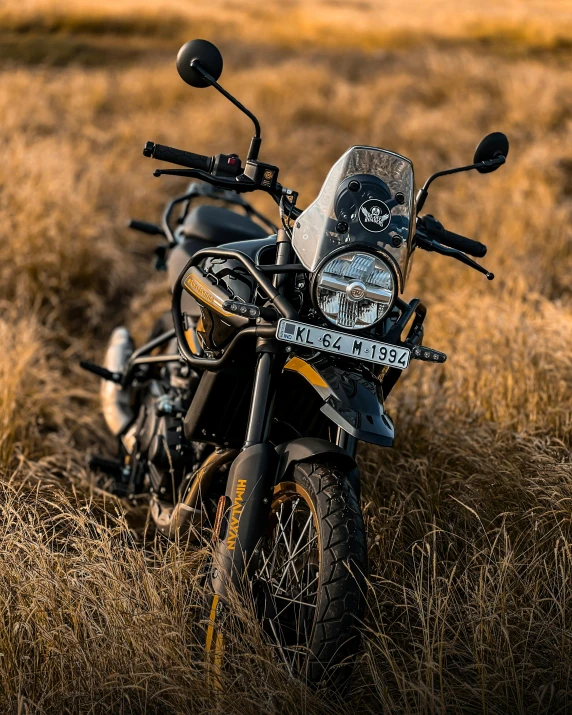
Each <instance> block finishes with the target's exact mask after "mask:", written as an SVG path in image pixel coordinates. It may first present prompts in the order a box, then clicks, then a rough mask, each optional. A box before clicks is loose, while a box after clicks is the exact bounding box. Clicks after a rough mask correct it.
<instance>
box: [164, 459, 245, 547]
mask: <svg viewBox="0 0 572 715" xmlns="http://www.w3.org/2000/svg"><path fill="white" fill-rule="evenodd" d="M237 455H238V450H236V449H223V450H220V451H216V452H213V453H212V454H211V455H209V456H208V457H207V458H206V459H205V461H204V462H203V464H202V465H201V466H200V467H199V468H198V469H197V470H196V471H195V473H194V474H193V476H192V477H191V480H190V487H189V489H188V490H187V493H186V494H185V497H184V498H183V499H182V501H180V502H178V503H177V504H175V506H173V505H172V504H168V503H166V502H162V501H160V500H159V499H157V498H156V497H155V498H154V499H153V501H152V502H151V517H152V519H153V521H154V522H155V526H156V527H157V530H158V531H160V532H161V533H162V534H163V535H164V536H167V537H168V538H170V539H173V538H175V537H176V536H177V535H179V536H181V535H183V534H184V533H186V532H188V531H189V529H191V528H194V529H196V530H198V529H200V526H201V521H202V518H203V512H202V509H201V508H200V507H199V508H197V506H198V505H199V503H200V500H201V497H202V496H204V495H205V494H206V493H207V492H208V489H209V487H210V484H211V482H212V480H213V477H214V476H215V474H216V473H217V471H218V470H219V469H220V468H221V467H222V466H223V465H224V464H227V463H228V462H232V460H233V459H235V457H236V456H237Z"/></svg>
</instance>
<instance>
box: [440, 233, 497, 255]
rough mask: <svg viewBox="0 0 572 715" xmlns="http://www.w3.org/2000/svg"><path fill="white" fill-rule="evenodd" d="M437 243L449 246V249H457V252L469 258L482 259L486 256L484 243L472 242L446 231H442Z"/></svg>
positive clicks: (469, 239) (470, 239)
mask: <svg viewBox="0 0 572 715" xmlns="http://www.w3.org/2000/svg"><path fill="white" fill-rule="evenodd" d="M439 242H440V243H442V244H443V245H444V246H449V248H457V249H458V250H459V251H463V253H468V254H469V256H474V257H475V258H483V256H486V254H487V247H486V246H485V244H484V243H480V242H479V241H473V239H472V238H465V236H460V235H459V234H458V233H453V232H452V231H447V229H443V232H442V233H441V234H440V235H439Z"/></svg>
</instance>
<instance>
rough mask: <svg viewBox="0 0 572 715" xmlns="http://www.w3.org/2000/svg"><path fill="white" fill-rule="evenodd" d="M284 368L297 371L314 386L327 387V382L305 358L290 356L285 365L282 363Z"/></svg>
mask: <svg viewBox="0 0 572 715" xmlns="http://www.w3.org/2000/svg"><path fill="white" fill-rule="evenodd" d="M284 369H285V370H293V371H294V372H299V373H300V375H302V377H305V378H306V380H308V382H309V383H310V384H311V385H314V387H328V383H327V382H325V380H324V379H323V377H322V376H321V375H320V373H319V372H318V371H317V370H316V369H315V368H313V367H312V366H311V365H310V364H309V363H307V362H306V361H305V360H302V358H299V357H293V358H290V360H288V362H287V363H286V365H284Z"/></svg>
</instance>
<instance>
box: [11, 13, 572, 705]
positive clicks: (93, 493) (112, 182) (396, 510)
mask: <svg viewBox="0 0 572 715" xmlns="http://www.w3.org/2000/svg"><path fill="white" fill-rule="evenodd" d="M570 13H571V10H570V7H569V6H568V4H567V3H565V2H558V1H556V0H552V2H550V3H546V2H543V3H540V2H527V3H516V2H515V3H513V2H508V0H505V1H503V2H502V3H496V4H495V6H494V8H491V9H488V10H487V11H486V12H484V11H479V10H477V9H474V8H472V9H470V8H468V6H464V5H462V6H459V4H458V3H452V2H450V0H443V2H440V3H438V4H437V3H431V4H427V3H425V4H422V3H419V2H415V3H413V4H412V6H411V7H409V8H406V7H402V4H401V3H400V4H397V3H394V2H393V0H392V1H391V2H387V3H384V4H383V5H380V4H379V3H373V2H363V3H362V2H355V3H351V4H348V3H344V4H341V3H334V2H333V1H330V2H326V0H323V1H322V0H321V1H320V2H318V0H315V1H313V2H311V3H290V4H289V5H288V7H287V8H285V7H284V8H279V7H277V6H274V5H271V4H268V5H267V6H265V7H264V8H263V9H262V10H261V8H259V7H256V8H253V7H248V6H245V5H244V4H243V3H238V2H230V0H227V1H226V2H223V0H216V1H215V0H213V2H212V3H209V5H208V6H205V5H199V4H196V3H193V4H190V3H189V4H181V3H174V2H172V1H171V0H161V1H160V2H153V3H151V2H145V0H126V1H125V2H122V3H107V2H102V3H97V4H95V3H89V2H87V0H69V1H68V2H65V3H64V2H58V3H55V2H48V0H30V1H28V2H23V3H19V4H18V5H14V4H13V3H6V4H4V5H0V39H1V43H0V59H1V60H2V64H1V65H0V117H1V122H2V123H1V126H2V131H1V132H0V147H1V156H2V161H1V162H0V300H1V301H2V303H1V305H2V313H1V316H0V340H1V345H2V351H1V353H0V426H1V430H0V470H1V476H2V481H1V484H2V486H1V488H0V513H1V515H2V519H1V521H0V524H1V526H0V550H1V558H0V592H1V594H2V597H1V598H0V602H1V603H2V619H1V624H0V653H1V655H0V683H1V685H0V711H2V712H22V713H38V712H40V713H62V712H70V713H75V712H94V713H98V712H114V713H115V712H118V713H120V712H125V713H127V712H147V713H149V712H179V713H183V712H205V711H219V712H297V711H303V712H312V713H322V712H350V711H352V712H380V711H384V712H388V713H416V714H418V713H419V714H420V713H461V712H462V713H472V712H474V713H481V712H486V713H490V714H492V713H503V714H506V713H566V712H569V711H570V709H571V708H572V705H571V703H570V695H569V693H570V692H571V686H570V669H571V665H572V659H571V655H572V654H571V638H570V636H571V633H570V623H571V622H572V621H571V618H572V611H571V606H570V605H569V604H570V583H571V582H570V577H571V574H570V569H571V563H570V557H571V548H572V546H571V545H572V533H571V531H572V529H571V515H572V511H571V509H572V507H571V504H572V501H571V499H572V470H571V466H570V454H571V449H572V429H571V427H572V425H571V419H570V414H571V406H572V405H571V399H570V384H571V381H572V357H571V355H572V302H571V291H570V287H569V286H570V282H569V275H570V272H571V269H572V249H571V240H572V236H571V229H570V218H571V208H572V202H571V197H572V149H571V148H570V142H569V138H570V135H571V129H572V99H571V97H572V92H571V89H572V79H571V77H570V72H569V59H570V54H569V50H568V48H569V44H570V38H571V37H572V32H571V31H570V21H571V18H570ZM479 28H481V29H479ZM483 28H484V29H483ZM197 34H198V35H206V36H209V37H210V38H211V39H213V40H215V41H219V40H220V44H221V48H222V50H223V54H224V56H225V71H224V74H223V79H224V82H225V85H226V86H227V87H228V88H229V89H230V90H231V91H234V92H236V93H237V95H238V96H239V97H240V99H241V100H242V101H244V102H245V103H246V104H247V105H248V106H250V107H251V108H253V109H254V110H255V111H256V113H257V114H258V115H259V117H260V119H261V121H262V124H263V133H264V148H263V153H262V158H263V159H267V160H269V161H271V162H275V163H277V164H279V165H280V166H281V167H282V179H283V181H284V183H286V184H287V185H289V186H294V187H297V188H299V189H300V191H301V200H300V202H301V204H302V205H303V204H306V203H308V202H309V201H310V200H311V199H312V198H313V196H314V195H315V192H316V191H317V189H318V188H319V186H320V184H321V182H322V181H323V178H324V176H325V174H326V172H327V170H328V168H329V166H330V165H331V164H332V163H333V161H334V160H335V159H337V158H338V157H339V156H340V155H341V153H342V152H343V151H345V150H346V149H347V147H348V146H350V145H352V144H355V143H371V144H373V145H378V146H383V147H386V148H389V149H393V150H396V151H398V152H401V153H403V154H405V155H406V156H409V157H410V158H411V159H412V160H413V161H414V162H415V166H416V171H417V176H418V183H419V181H420V180H422V179H423V178H424V177H425V176H426V175H427V174H428V173H429V172H430V171H431V170H435V169H439V168H443V167H446V166H449V165H452V164H459V163H461V162H464V161H465V160H466V159H469V158H470V157H471V154H472V150H473V148H474V145H475V144H476V142H477V140H478V139H479V138H480V137H481V136H482V135H483V134H485V133H486V132H488V131H492V130H498V129H500V130H503V131H505V132H507V134H508V135H509V137H510V139H511V152H510V156H509V162H508V164H507V166H506V167H504V168H503V169H501V170H500V171H499V172H498V173H496V174H494V175H491V176H480V175H466V176H460V177H456V178H452V177H451V178H447V179H443V180H442V181H441V183H440V184H437V185H435V187H434V190H433V192H432V196H431V198H430V201H429V203H428V204H427V210H428V211H431V212H433V213H434V214H435V215H436V216H438V217H439V218H440V219H441V220H442V221H443V222H444V223H445V225H447V226H449V227H450V228H451V229H452V230H455V231H457V232H459V233H464V234H466V235H469V236H473V237H475V238H478V239H479V240H482V241H485V242H486V243H488V244H489V247H490V250H489V254H488V255H487V257H486V259H484V260H483V263H484V264H485V265H487V267H489V268H490V269H491V270H493V271H494V272H495V273H496V275H497V278H496V280H495V281H494V282H493V283H488V282H487V281H486V280H485V279H484V277H483V276H480V275H477V274H476V273H473V272H471V271H470V270H469V269H467V268H465V267H464V266H462V265H461V264H458V263H453V262H452V261H448V260H447V259H445V258H442V257H439V256H436V255H428V254H422V255H417V256H416V259H415V264H414V267H413V275H412V280H411V283H410V285H409V286H408V289H407V295H406V297H408V298H411V297H413V296H420V297H422V298H423V300H424V301H425V302H426V304H427V305H428V308H429V317H428V320H427V330H426V343H427V344H429V345H431V346H434V347H436V348H438V349H441V350H444V351H446V352H447V353H448V354H449V359H448V361H447V363H446V364H445V365H444V366H432V365H423V364H421V365H418V364H416V365H414V366H413V367H412V368H411V369H410V370H409V371H408V374H407V375H406V377H405V379H404V380H403V383H402V384H401V385H400V386H399V387H398V388H397V389H396V391H395V394H394V395H392V396H391V399H390V400H389V403H388V407H389V410H390V412H391V413H392V415H393V416H394V418H395V421H396V427H397V434H398V440H397V444H396V447H395V449H394V450H385V451H383V450H378V449H374V448H364V449H362V450H361V453H360V459H361V465H362V468H363V473H364V509H365V513H366V517H367V521H368V534H369V539H370V558H371V565H372V576H371V581H370V585H369V594H368V603H369V610H368V615H367V620H366V623H365V625H364V631H365V645H364V650H363V653H362V655H361V659H360V664H359V667H358V669H357V671H356V678H355V684H354V687H353V690H352V691H351V693H350V694H349V696H348V697H347V699H346V700H344V701H343V702H341V701H339V700H336V699H335V698H334V696H333V695H331V694H324V693H322V694H318V695H317V696H314V695H312V694H310V693H308V692H307V691H306V690H305V689H304V687H303V686H302V685H300V684H294V683H292V682H290V681H288V679H287V678H286V676H285V675H284V674H283V673H282V672H281V671H280V669H279V668H278V667H277V666H276V665H275V664H273V663H272V661H271V659H269V657H268V656H269V653H268V650H267V648H265V646H264V644H263V643H262V642H261V640H260V634H259V633H258V631H257V629H256V625H255V624H254V623H252V621H250V620H249V618H248V612H247V611H243V612H242V616H241V623H242V629H243V632H244V635H241V636H240V637H241V638H242V641H243V646H242V656H241V657H240V658H237V659H236V661H235V663H234V668H235V669H234V670H233V672H231V673H229V674H228V681H226V682H225V689H224V695H223V696H222V699H221V700H218V701H213V700H212V698H211V696H210V695H209V693H208V692H207V691H206V690H205V685H204V679H203V673H202V666H201V663H200V655H199V653H198V651H197V642H198V637H199V624H198V616H197V604H198V603H199V600H200V598H199V597H200V592H201V585H200V569H198V566H199V562H200V559H201V558H202V557H201V554H196V553H194V552H193V551H192V550H191V549H189V548H188V546H187V545H186V544H172V545H167V544H165V543H163V542H159V541H154V540H152V539H150V538H149V537H148V538H147V539H145V538H144V534H145V514H144V511H143V510H142V509H132V508H130V507H127V506H126V505H125V504H122V503H120V502H118V501H117V500H114V499H112V498H108V497H105V496H104V495H102V494H101V493H100V491H99V490H98V489H97V485H93V484H91V483H90V482H89V480H88V478H87V474H86V469H85V464H86V454H87V453H88V452H89V451H90V450H91V451H92V450H99V449H101V448H108V447H110V446H111V445H110V443H109V441H108V439H107V437H106V435H105V430H104V429H103V425H102V422H101V419H100V417H99V416H98V405H97V384H96V381H95V380H92V379H91V378H89V377H86V376H85V375H81V374H80V373H79V371H78V369H77V367H76V366H77V361H78V359H79V357H80V355H81V356H85V357H97V355H98V354H100V353H101V350H102V349H103V345H104V342H105V337H106V335H107V334H108V333H109V331H110V330H111V328H112V327H113V326H114V325H116V324H118V323H120V322H127V323H128V324H129V325H130V327H131V328H132V329H133V330H134V331H135V332H136V333H137V334H138V335H140V336H143V335H144V333H145V329H146V326H148V325H149V323H150V321H151V320H152V318H153V315H154V311H155V312H156V311H157V310H159V307H158V302H160V300H159V301H158V300H157V298H158V297H160V296H161V295H163V293H162V291H163V282H162V279H161V277H160V276H159V277H157V276H154V274H153V271H152V260H151V255H152V250H153V247H154V244H153V240H152V239H146V238H144V237H135V236H132V235H129V234H128V232H126V231H125V230H124V229H123V225H124V221H125V219H126V217H127V216H129V215H132V216H136V217H139V218H143V219H150V220H153V219H155V218H156V217H158V215H159V212H160V210H161V208H162V205H163V203H164V201H165V199H166V198H167V197H168V196H170V195H172V194H173V193H174V192H175V191H177V190H179V189H181V188H182V186H183V184H181V183H178V182H177V181H176V180H168V179H161V180H160V181H158V180H156V179H153V178H152V177H151V172H152V168H153V167H152V165H151V163H150V162H148V161H147V160H144V159H143V158H142V157H141V154H140V151H141V146H142V144H143V142H144V141H145V140H147V139H153V140H155V141H159V142H163V143H166V144H171V145H174V146H180V147H185V148H187V149H189V150H194V151H199V152H201V153H216V152H218V151H231V150H236V151H239V152H241V153H244V150H245V147H246V145H247V138H248V136H249V131H250V127H249V126H248V123H247V121H246V120H245V119H243V118H242V117H241V116H240V115H239V114H238V113H237V112H236V111H235V110H234V109H233V108H232V107H230V106H229V105H228V104H227V103H225V102H224V100H223V99H222V98H220V97H218V96H216V95H214V94H213V92H211V91H209V90H205V91H202V92H199V91H192V90H190V89H189V88H188V87H186V86H185V85H183V84H182V83H181V82H180V80H179V78H178V77H177V75H176V72H175V70H174V63H173V58H174V52H175V51H176V49H177V45H178V42H179V41H180V40H182V39H186V37H187V36H188V37H191V36H194V35H197ZM259 206H260V207H261V208H265V209H267V210H269V211H272V210H273V208H272V206H271V205H268V204H266V203H265V202H264V199H260V200H259ZM101 445H103V447H101Z"/></svg>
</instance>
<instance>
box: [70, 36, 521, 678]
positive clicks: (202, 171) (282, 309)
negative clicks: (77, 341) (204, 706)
mask: <svg viewBox="0 0 572 715" xmlns="http://www.w3.org/2000/svg"><path fill="white" fill-rule="evenodd" d="M222 65H223V61H222V57H221V55H220V52H219V51H218V49H217V48H216V47H215V46H214V45H212V44H211V43H210V42H207V41H205V40H193V41H191V42H188V43H186V44H185V45H183V47H182V48H181V50H180V51H179V54H178V56H177V68H178V72H179V74H180V76H181V77H182V79H183V80H184V81H185V82H187V83H188V84H189V85H191V86H192V87H195V88H199V87H201V88H204V87H214V88H215V89H216V90H218V91H219V92H220V93H221V94H223V95H224V96H225V97H226V98H227V99H228V100H230V102H232V103H233V104H234V105H235V106H236V107H238V108H239V109H240V110H241V111H242V112H244V113H245V114H246V115H247V116H248V117H250V118H251V119H252V121H253V123H254V127H255V134H254V137H253V138H252V141H251V143H250V148H249V151H248V155H247V159H246V162H245V163H244V165H243V163H242V161H241V159H240V157H239V156H238V155H237V154H234V153H231V154H218V155H217V156H213V157H209V156H203V155H199V154H194V153H190V152H187V151H183V150H179V149H175V148H172V147H168V146H164V145H160V144H156V143H153V142H147V144H146V145H145V149H144V155H145V156H146V157H152V158H154V159H157V160H161V161H164V162H170V163H171V164H175V165H177V166H178V167H182V168H176V169H175V168H170V169H169V168H167V169H165V168H163V169H158V170H156V171H155V172H154V173H155V176H163V175H166V176H178V177H188V178H190V179H193V183H191V185H190V186H189V188H188V190H187V191H186V192H185V193H184V194H183V195H182V196H179V197H177V198H176V199H174V200H173V201H171V202H170V203H169V204H168V206H167V209H166V211H165V214H164V216H163V218H162V222H161V225H156V224H149V223H146V222H142V221H132V222H131V227H132V228H134V229H136V230H139V231H143V232H144V233H147V234H151V235H159V236H162V237H164V238H165V239H166V244H163V245H161V246H160V247H159V249H158V250H157V260H158V267H159V268H166V269H167V271H168V275H169V283H170V287H171V291H172V310H171V311H170V313H168V314H167V315H165V316H163V317H162V318H161V319H160V320H159V321H158V324H157V326H156V328H155V330H154V331H153V333H152V335H151V336H150V339H149V341H148V342H147V343H146V344H145V345H142V346H140V347H138V348H137V349H135V346H134V344H133V341H132V339H131V336H130V334H129V332H128V330H127V329H126V328H124V327H118V328H116V329H115V331H114V332H113V334H112V336H111V339H110V342H109V346H108V348H107V352H106V356H105V361H104V364H103V366H98V365H95V364H94V363H90V362H83V363H82V366H83V367H84V368H86V369H87V370H89V371H91V372H92V373H94V374H95V375H98V376H99V377H100V378H102V387H101V401H102V409H103V414H104V417H105V420H106V423H107V426H108V427H109V429H110V431H111V432H112V434H113V435H114V436H115V437H116V438H117V445H118V454H117V458H116V459H113V460H110V459H102V458H95V460H94V463H93V465H92V466H94V467H97V468H98V469H101V470H103V471H106V472H108V473H109V474H111V475H112V476H113V477H114V488H115V491H116V492H118V493H121V494H123V495H125V496H127V497H129V498H131V499H140V498H142V497H143V498H146V499H148V500H149V505H150V514H151V517H152V519H153V522H154V524H155V526H156V529H157V531H159V532H160V533H161V534H163V535H164V536H166V537H168V538H180V537H181V536H182V535H186V536H187V537H188V538H189V539H191V540H193V539H194V540H195V541H196V542H198V543H199V544H200V543H204V542H205V541H207V540H209V539H210V540H211V541H212V543H213V544H214V546H213V556H212V561H211V562H210V567H209V573H208V576H207V588H208V592H209V593H210V594H212V598H209V605H208V608H207V612H206V627H205V630H206V636H205V650H206V660H207V663H208V664H209V667H210V669H211V672H215V673H219V674H220V670H221V668H223V667H224V659H225V624H227V623H228V619H229V618H231V617H232V614H231V613H230V606H229V604H230V603H231V601H230V597H229V594H230V593H231V592H232V591H233V590H237V589H238V591H239V592H244V589H245V588H248V590H249V593H250V594H251V596H252V599H253V603H254V607H255V610H256V614H257V617H258V618H259V620H260V623H261V624H262V627H263V629H264V631H265V632H266V634H267V636H268V639H269V642H270V643H271V644H272V645H273V646H274V647H275V649H276V653H277V656H278V658H279V659H280V660H281V661H282V662H283V663H284V664H285V666H286V667H287V668H288V670H289V672H290V673H291V674H292V675H293V676H297V677H302V678H304V679H305V680H306V681H308V682H309V683H311V684H317V683H320V682H322V681H324V680H331V679H333V678H335V680H336V682H337V684H338V685H339V684H340V683H343V682H347V681H348V679H349V678H350V676H351V671H352V665H353V662H354V660H355V657H356V654H357V652H358V649H359V644H360V624H361V621H362V618H363V616H364V609H365V591H366V578H367V544H366V533H365V528H364V520H363V516H362V513H361V509H360V474H359V470H358V467H357V464H356V460H355V456H356V447H357V445H358V442H360V441H362V442H367V443H370V444H375V445H379V446H382V447H390V446H391V445H392V444H393V441H394V426H393V422H392V420H391V418H390V417H389V415H388V414H387V413H386V411H385V408H384V403H385V400H386V398H387V396H388V395H389V394H390V392H391V390H392V389H393V388H394V386H395V384H396V383H397V381H398V380H399V378H400V377H401V375H402V374H403V372H404V371H405V370H407V369H408V368H409V365H410V363H411V361H413V360H419V361H424V362H430V363H436V364H439V363H443V362H445V360H446V355H445V354H444V353H442V352H440V351H438V350H435V349H433V348H430V347H427V346H425V345H423V344H422V341H423V323H424V320H425V316H426V308H425V306H424V305H423V303H422V302H421V301H420V300H419V299H414V300H411V301H410V302H405V301H404V300H403V299H402V298H401V297H400V295H401V294H402V293H403V291H404V288H405V284H406V280H407V277H408V274H409V271H410V268H411V262H412V256H413V253H414V251H415V249H416V248H419V249H422V250H425V251H434V252H436V253H439V254H441V255H444V256H449V257H451V258H454V259H456V260H458V261H460V262H462V263H464V264H465V265H467V266H470V267H472V268H474V269H475V270H477V271H480V272H481V273H483V274H484V275H485V276H486V277H487V278H488V279H489V280H492V279H493V278H494V276H493V274H492V273H490V272H488V271H487V270H486V269H484V268H483V267H482V266H480V265H479V264H477V263H476V262H475V261H473V260H472V258H470V257H469V256H473V257H483V256H484V255H485V254H486V250H487V249H486V246H485V245H483V244H482V243H479V242H477V241H474V240H471V239H469V238H465V237H463V236H460V235H457V234H455V233H452V232H451V231H448V230H447V229H445V228H444V227H443V225H442V224H441V223H440V222H439V221H437V220H436V219H435V218H434V217H433V216H431V215H424V216H420V215H419V214H420V211H421V209H422V207H423V205H424V204H425V201H426V199H427V196H428V191H429V187H430V185H431V183H432V182H433V181H434V180H435V179H436V178H438V177H441V176H445V175H448V174H454V173H457V172H462V171H469V170H473V169H474V170H476V171H478V172H480V173H489V172H492V171H495V170H496V169H498V168H499V167H500V166H501V165H502V164H504V163H505V161H506V157H507V154H508V148H509V144H508V140H507V138H506V136H505V135H504V134H502V133H500V132H495V133H493V134H489V135H488V136H487V137H485V138H484V139H483V140H482V141H481V143H480V144H479V145H478V147H477V150H476V152H475V155H474V159H473V163H472V164H470V165H467V166H463V167H459V168H455V169H450V170H447V171H441V172H438V173H436V174H434V175H432V176H431V177H430V178H429V179H428V180H427V182H426V183H425V184H424V186H423V187H422V188H421V189H420V190H419V192H418V193H417V195H414V176H413V165H412V163H411V161H410V160H409V159H407V158H405V157H403V156H400V155H399V154H396V153H394V152H392V151H389V150H386V149H380V148H376V147H368V146H354V147H351V148H350V149H348V150H347V151H346V152H345V153H344V154H343V156H342V157H341V158H340V159H339V160H338V161H337V162H336V163H335V164H334V165H333V167H332V168H331V170H330V172H329V174H328V176H327V178H326V180H325V182H324V185H323V186H322V189H321V190H320V192H319V194H318V196H317V197H316V199H315V200H314V201H313V203H311V204H310V206H308V208H306V209H305V210H301V209H300V208H299V207H298V206H297V199H298V194H297V192H296V191H294V190H293V189H290V188H287V187H285V186H283V185H282V184H281V183H279V181H278V174H279V169H278V167H277V166H274V165H272V164H268V163H264V162H262V161H260V160H259V159H258V155H259V150H260V147H261V130H260V124H259V122H258V120H257V119H256V117H255V116H254V115H253V114H252V113H251V112H250V111H249V110H248V109H247V108H246V107H244V106H243V105H242V104H241V103H240V102H239V101H238V100H237V99H236V98H235V97H233V96H232V95H230V94H229V93H228V92H227V91H226V90H225V89H224V88H223V87H222V86H221V85H220V84H219V83H218V79H219V77H220V75H221V72H222ZM255 191H260V192H265V193H266V194H268V195H269V196H271V197H272V198H273V199H274V200H275V202H276V203H277V204H278V207H279V216H280V222H281V226H280V228H279V229H276V228H275V227H274V226H273V225H272V223H271V222H270V221H269V220H268V219H266V218H265V217H264V216H262V214H260V213H258V212H257V211H256V210H255V209H254V208H253V207H252V206H251V205H250V204H249V203H248V201H246V200H245V198H244V195H245V194H249V193H252V192H255ZM197 200H200V201H201V202H202V203H201V205H196V202H197ZM205 201H206V203H205ZM215 204H216V205H215ZM220 204H222V205H220ZM177 206H180V207H181V209H182V210H181V213H180V216H179V218H178V220H177V222H176V225H174V221H173V212H174V210H175V208H176V207H177ZM226 655H227V656H228V653H227V654H226Z"/></svg>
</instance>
